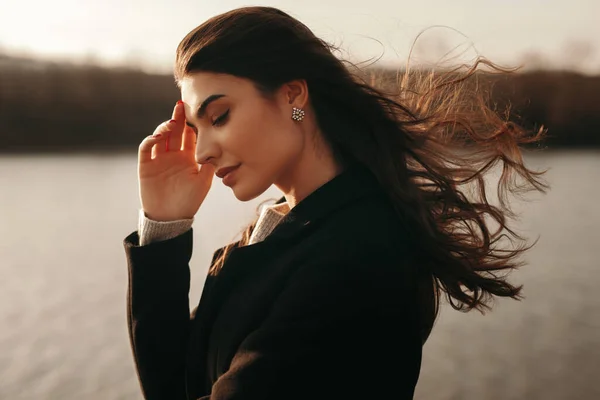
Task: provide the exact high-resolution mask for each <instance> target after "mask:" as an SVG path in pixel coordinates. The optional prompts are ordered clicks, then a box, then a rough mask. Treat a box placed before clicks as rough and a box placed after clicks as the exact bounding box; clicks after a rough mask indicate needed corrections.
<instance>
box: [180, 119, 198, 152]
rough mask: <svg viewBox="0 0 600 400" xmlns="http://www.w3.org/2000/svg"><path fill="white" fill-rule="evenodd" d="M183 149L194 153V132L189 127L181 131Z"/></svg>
mask: <svg viewBox="0 0 600 400" xmlns="http://www.w3.org/2000/svg"><path fill="white" fill-rule="evenodd" d="M182 140H183V149H184V150H191V151H194V150H195V149H196V132H194V130H193V129H192V128H191V127H189V126H187V125H186V126H185V128H184V129H183V139H182Z"/></svg>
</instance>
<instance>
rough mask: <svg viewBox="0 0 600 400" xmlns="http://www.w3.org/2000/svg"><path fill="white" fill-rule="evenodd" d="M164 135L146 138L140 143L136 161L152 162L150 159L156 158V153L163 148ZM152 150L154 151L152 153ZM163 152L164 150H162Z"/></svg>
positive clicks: (158, 134) (159, 134)
mask: <svg viewBox="0 0 600 400" xmlns="http://www.w3.org/2000/svg"><path fill="white" fill-rule="evenodd" d="M164 142H165V135H164V134H161V133H157V134H155V135H151V136H148V137H146V138H145V139H144V140H142V143H140V146H139V148H138V159H139V161H140V162H148V161H151V160H152V157H153V156H154V157H156V151H157V150H159V149H164V148H165V143H164ZM153 149H154V151H153ZM163 151H164V150H163Z"/></svg>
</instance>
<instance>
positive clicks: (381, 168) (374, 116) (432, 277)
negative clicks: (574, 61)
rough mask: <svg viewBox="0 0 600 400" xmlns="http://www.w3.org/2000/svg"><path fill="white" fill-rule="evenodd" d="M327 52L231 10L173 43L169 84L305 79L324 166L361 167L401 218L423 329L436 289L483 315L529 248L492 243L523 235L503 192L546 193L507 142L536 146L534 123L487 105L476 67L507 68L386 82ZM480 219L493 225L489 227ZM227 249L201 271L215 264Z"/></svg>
mask: <svg viewBox="0 0 600 400" xmlns="http://www.w3.org/2000/svg"><path fill="white" fill-rule="evenodd" d="M338 50H339V49H338V48H336V47H334V46H333V45H331V44H329V43H327V42H325V41H324V40H322V39H319V38H317V37H316V36H315V35H314V34H313V33H312V32H311V31H310V30H309V29H308V28H307V27H306V26H305V25H304V24H302V23H301V22H299V21H298V20H296V19H294V18H293V17H291V16H290V15H288V14H286V13H285V12H283V11H281V10H278V9H276V8H271V7H245V8H239V9H235V10H232V11H229V12H226V13H224V14H220V15H217V16H215V17H213V18H211V19H209V20H208V21H206V22H205V23H203V24H202V25H200V26H198V27H197V28H195V29H194V30H193V31H191V32H190V33H189V34H188V35H187V36H186V37H185V38H184V39H183V40H182V41H181V43H180V44H179V46H178V48H177V54H176V62H175V71H174V72H175V80H176V82H177V84H178V85H180V82H181V80H182V79H183V78H184V77H185V76H186V75H187V74H190V73H193V72H197V71H210V72H217V73H226V74H231V75H235V76H238V77H243V78H246V79H249V80H251V81H252V82H253V83H254V84H255V86H256V88H257V89H258V90H259V92H260V93H261V95H263V96H265V98H267V99H269V98H270V96H271V94H272V93H273V92H274V91H275V90H276V89H277V88H279V87H280V86H281V85H282V84H284V83H286V82H288V81H291V80H294V79H305V80H306V82H307V85H308V90H309V96H310V102H311V104H312V107H313V109H314V112H315V117H316V121H317V123H318V125H319V127H320V130H321V132H322V133H323V136H324V140H325V141H326V143H327V144H328V145H329V146H330V147H331V149H332V151H333V154H334V157H335V158H336V161H337V162H339V163H340V165H344V164H345V163H346V162H347V161H351V162H359V163H361V164H363V165H364V166H366V167H367V168H368V169H369V170H370V171H372V172H373V173H374V175H375V176H376V177H377V179H378V180H379V182H380V184H381V186H382V187H383V188H385V190H386V192H387V194H388V195H389V199H390V200H391V203H392V204H393V205H394V207H395V209H396V211H397V212H398V214H399V215H401V216H403V218H405V219H406V218H408V219H409V221H410V223H411V224H412V226H411V231H413V232H414V235H415V243H416V244H417V245H418V246H419V247H420V250H421V251H420V254H421V255H422V259H421V260H420V265H419V267H420V268H422V270H423V271H424V274H425V276H427V277H428V278H429V279H428V281H427V284H426V285H428V290H427V291H425V293H429V295H428V300H430V304H431V305H432V307H429V308H428V311H427V315H428V316H429V318H427V320H428V321H429V322H430V325H431V324H433V320H434V319H435V316H436V315H437V311H438V308H439V300H440V294H441V292H442V291H443V292H445V293H446V295H447V298H448V300H449V302H450V304H451V305H452V306H453V307H454V308H456V309H459V310H464V311H468V310H470V309H473V308H476V309H478V310H480V311H482V312H483V311H484V309H486V308H489V305H488V304H487V303H488V302H489V300H491V297H492V296H493V295H496V296H506V297H512V298H515V299H518V298H520V297H521V296H520V291H521V286H513V285H512V284H510V283H508V282H507V281H506V279H505V277H504V276H499V275H498V271H502V270H505V272H506V271H509V270H511V269H514V268H517V267H518V266H521V265H522V264H523V263H522V262H519V261H517V260H516V259H517V257H518V256H519V255H520V253H522V252H524V251H525V250H527V249H529V248H530V247H531V246H526V245H524V244H523V243H521V245H520V246H516V248H513V249H506V248H502V247H501V246H499V241H500V240H501V239H502V238H511V239H513V238H514V239H519V240H520V241H521V242H523V241H524V239H523V238H522V237H521V236H519V235H518V234H516V233H515V232H514V231H512V230H511V229H509V228H508V226H507V217H514V214H513V213H512V211H511V210H510V208H509V207H508V203H507V201H506V196H507V194H509V193H517V192H518V193H522V192H523V191H524V190H533V189H535V190H538V191H541V192H544V191H545V190H546V189H547V184H546V183H544V182H543V180H542V178H541V175H542V174H543V173H544V172H535V171H532V170H529V169H528V168H526V167H525V165H524V162H523V159H522V152H521V148H520V147H519V146H520V145H524V144H530V143H537V142H539V141H540V139H541V138H542V136H543V135H544V134H545V130H544V129H543V128H540V129H539V130H538V131H537V132H535V131H532V132H530V131H528V130H526V129H524V128H522V127H520V126H518V125H516V124H515V123H513V122H510V121H509V120H508V116H505V118H502V117H501V115H500V114H499V113H497V112H495V111H494V110H492V109H491V108H490V106H489V105H488V102H489V101H488V98H487V95H486V93H487V92H485V91H484V90H483V86H482V85H481V84H480V83H479V82H478V77H479V75H481V71H478V70H477V68H478V66H479V65H482V64H483V65H487V66H488V67H491V69H492V71H494V72H495V73H508V72H512V71H509V70H507V69H502V68H500V67H498V66H496V65H495V64H493V63H492V62H490V61H488V60H486V59H485V58H482V57H479V58H478V59H477V60H476V62H475V63H474V64H473V65H472V66H471V67H467V69H466V71H463V72H460V67H459V68H456V69H453V70H447V71H431V72H430V73H423V72H422V71H417V72H411V71H410V70H409V69H408V68H407V69H406V70H405V71H404V72H403V73H402V74H401V75H400V74H399V75H398V77H400V76H402V78H401V79H399V78H398V79H396V81H395V82H393V85H390V84H389V82H388V83H385V82H383V80H382V78H384V76H383V75H381V74H380V73H377V72H372V71H368V72H367V71H364V70H361V69H360V68H357V67H355V66H354V65H353V64H352V63H350V62H348V61H343V60H340V59H339V58H337V57H336V56H335V55H334V52H336V51H338ZM378 80H381V82H380V81H378ZM382 82H383V83H382ZM499 163H501V165H502V174H501V176H500V179H499V182H498V195H499V199H500V202H499V205H497V206H496V205H492V204H490V203H489V201H488V194H487V192H486V188H485V182H484V177H483V175H484V173H486V172H487V171H488V170H490V169H491V168H492V167H494V166H495V165H496V164H499ZM465 185H466V186H465ZM467 187H468V188H469V193H468V194H469V196H467V193H466V190H465V188H467ZM486 216H487V217H488V218H491V221H486ZM490 222H496V223H497V224H498V229H496V230H495V231H493V230H492V229H491V228H490ZM255 224H256V221H254V222H253V223H251V224H250V225H249V226H248V227H247V228H246V229H245V230H244V232H243V234H242V239H241V241H240V242H239V244H238V245H245V244H247V243H248V240H249V238H250V234H251V232H252V229H253V228H254V226H255ZM232 245H233V244H231V245H229V246H227V247H226V248H225V251H224V252H223V254H222V255H221V256H220V257H219V259H217V260H216V262H215V263H214V264H213V266H212V267H211V270H210V271H209V273H215V272H217V271H218V270H219V269H220V268H221V267H222V265H223V263H224V260H225V258H226V256H227V252H228V251H229V250H230V249H231V246H232ZM429 327H431V326H429Z"/></svg>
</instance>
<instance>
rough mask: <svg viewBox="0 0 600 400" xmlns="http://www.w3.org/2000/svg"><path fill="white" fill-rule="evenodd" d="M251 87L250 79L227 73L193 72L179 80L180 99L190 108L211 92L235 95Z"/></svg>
mask: <svg viewBox="0 0 600 400" xmlns="http://www.w3.org/2000/svg"><path fill="white" fill-rule="evenodd" d="M251 89H252V85H251V83H250V81H248V80H247V79H243V78H239V77H237V76H233V75H229V74H217V73H214V72H195V73H192V74H190V75H187V76H186V77H185V78H183V79H182V81H181V99H182V100H183V101H184V102H185V103H186V104H188V105H189V106H190V107H192V108H197V107H198V106H199V105H200V103H202V101H204V99H206V98H207V97H208V96H210V95H211V94H216V93H222V94H225V95H227V96H228V97H234V98H235V97H237V96H239V95H240V94H241V93H246V92H247V91H248V90H251Z"/></svg>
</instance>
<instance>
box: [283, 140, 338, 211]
mask: <svg viewBox="0 0 600 400" xmlns="http://www.w3.org/2000/svg"><path fill="white" fill-rule="evenodd" d="M309 148H311V149H312V146H310V147H309ZM342 170H343V168H342V166H340V165H338V163H337V162H336V161H335V160H334V158H333V156H332V154H331V152H330V151H328V150H327V151H321V152H319V154H316V152H314V151H311V152H309V153H308V154H307V155H306V156H304V157H302V158H301V159H300V161H299V162H297V163H296V164H294V165H293V166H292V167H291V168H290V169H289V171H288V172H287V173H286V174H285V175H284V176H282V179H280V180H279V181H278V182H276V183H275V186H276V187H277V188H279V190H281V191H282V192H283V193H284V196H285V199H286V202H287V203H288V205H289V207H290V208H293V207H295V206H296V204H298V203H299V202H300V201H302V200H303V199H304V198H305V197H306V196H308V195H309V194H311V193H312V192H313V191H315V190H316V189H318V188H319V187H321V186H323V185H324V184H325V183H327V182H329V181H330V180H331V179H333V178H335V177H336V176H337V175H339V174H340V173H341V172H342Z"/></svg>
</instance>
